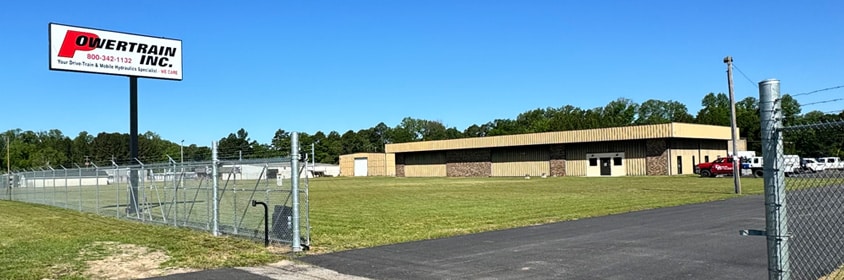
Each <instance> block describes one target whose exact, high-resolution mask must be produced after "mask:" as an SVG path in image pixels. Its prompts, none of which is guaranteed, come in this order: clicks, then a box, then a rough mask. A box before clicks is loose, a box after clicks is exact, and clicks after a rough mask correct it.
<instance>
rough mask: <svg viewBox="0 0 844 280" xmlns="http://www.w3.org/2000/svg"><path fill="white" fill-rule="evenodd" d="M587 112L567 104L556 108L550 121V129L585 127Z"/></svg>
mask: <svg viewBox="0 0 844 280" xmlns="http://www.w3.org/2000/svg"><path fill="white" fill-rule="evenodd" d="M585 113H586V112H584V111H583V110H582V109H580V108H578V107H574V106H572V105H566V106H563V107H560V108H559V109H557V110H554V112H553V114H552V116H551V120H549V122H548V126H549V129H550V131H565V130H577V129H581V128H583V118H584V115H585Z"/></svg>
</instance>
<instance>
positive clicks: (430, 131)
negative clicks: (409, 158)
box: [421, 120, 448, 141]
mask: <svg viewBox="0 0 844 280" xmlns="http://www.w3.org/2000/svg"><path fill="white" fill-rule="evenodd" d="M421 124H422V131H421V132H422V133H421V134H422V141H431V140H445V139H448V134H447V133H446V128H445V125H443V123H442V122H440V121H429V120H422V121H421Z"/></svg>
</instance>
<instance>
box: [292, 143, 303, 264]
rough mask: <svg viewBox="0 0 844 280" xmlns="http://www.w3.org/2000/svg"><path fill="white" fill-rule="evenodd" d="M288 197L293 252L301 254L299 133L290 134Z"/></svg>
mask: <svg viewBox="0 0 844 280" xmlns="http://www.w3.org/2000/svg"><path fill="white" fill-rule="evenodd" d="M290 143H291V145H290V170H291V171H290V172H291V176H290V181H291V184H290V185H291V187H290V193H291V194H290V195H291V196H292V198H293V209H291V210H293V244H292V247H293V252H301V251H302V244H300V243H299V133H298V132H293V133H291V134H290Z"/></svg>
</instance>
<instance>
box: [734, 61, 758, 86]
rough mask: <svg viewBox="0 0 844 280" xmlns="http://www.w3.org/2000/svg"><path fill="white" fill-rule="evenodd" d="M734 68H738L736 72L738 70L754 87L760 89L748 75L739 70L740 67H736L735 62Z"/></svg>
mask: <svg viewBox="0 0 844 280" xmlns="http://www.w3.org/2000/svg"><path fill="white" fill-rule="evenodd" d="M733 68H736V70H738V72H739V73H741V75H742V76H744V78H745V79H747V81H748V82H750V83H751V84H753V87H755V88H759V84H757V83H754V82H753V80H752V79H750V77H748V76H747V75H746V74H744V71H741V69H739V68H738V66H736V64H735V62H734V63H733Z"/></svg>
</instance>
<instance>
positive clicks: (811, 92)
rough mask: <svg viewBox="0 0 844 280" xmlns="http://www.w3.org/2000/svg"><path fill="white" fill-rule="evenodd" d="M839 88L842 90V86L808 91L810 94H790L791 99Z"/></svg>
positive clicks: (843, 86)
mask: <svg viewBox="0 0 844 280" xmlns="http://www.w3.org/2000/svg"><path fill="white" fill-rule="evenodd" d="M839 88H844V85H840V86H834V87H828V88H823V89H819V90H813V91H810V92H804V93H798V94H792V95H791V97H795V96H801V95H809V94H813V93H818V92H822V91H828V90H833V89H839Z"/></svg>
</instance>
